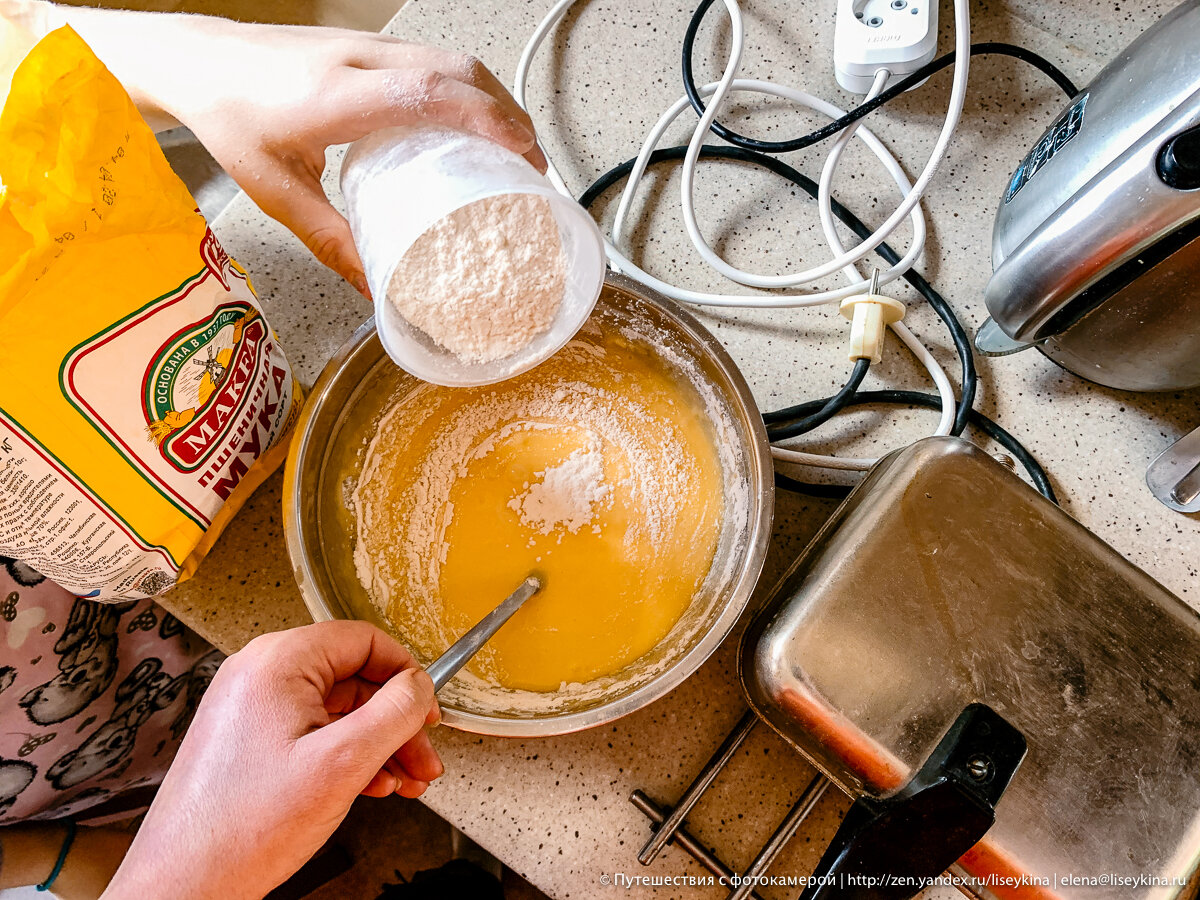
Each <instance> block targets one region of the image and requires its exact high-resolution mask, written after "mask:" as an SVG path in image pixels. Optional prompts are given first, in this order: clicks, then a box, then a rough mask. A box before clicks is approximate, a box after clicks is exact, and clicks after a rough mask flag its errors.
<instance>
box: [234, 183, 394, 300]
mask: <svg viewBox="0 0 1200 900" xmlns="http://www.w3.org/2000/svg"><path fill="white" fill-rule="evenodd" d="M238 183H239V184H240V185H241V187H242V189H243V190H245V191H246V193H247V194H249V195H250V199H251V200H253V201H254V202H255V203H257V204H258V205H259V207H260V208H261V209H262V211H263V212H265V213H266V214H267V215H269V216H270V217H271V218H273V219H276V220H278V221H279V222H281V223H282V224H283V225H285V226H286V227H287V228H288V229H289V230H290V231H291V232H292V233H293V234H294V235H296V237H298V238H300V240H301V241H303V242H304V246H306V247H307V248H308V249H309V250H310V251H311V252H312V255H313V256H315V257H316V258H317V259H318V260H319V261H320V262H322V263H324V264H325V265H326V266H328V267H329V268H331V269H333V271H335V272H337V273H338V274H339V275H341V276H342V277H343V278H344V279H346V281H348V282H350V284H351V285H353V287H354V289H355V290H357V291H358V292H359V293H360V294H362V295H363V296H364V297H366V298H367V299H368V300H370V299H371V291H370V288H368V287H367V276H366V273H365V272H364V270H363V264H362V260H361V259H359V256H358V250H357V248H355V246H354V236H353V235H352V234H351V233H350V223H349V222H347V221H346V218H345V216H343V215H342V214H341V213H339V212H338V211H337V210H336V209H334V208H333V206H332V205H331V204H330V202H329V198H328V197H326V196H325V190H324V189H323V188H322V187H321V180H320V172H317V173H312V172H310V171H307V170H301V171H294V172H290V173H287V174H285V175H281V176H278V177H277V178H272V179H271V180H270V181H262V180H260V179H258V177H257V173H256V174H255V178H254V179H244V178H239V179H238Z"/></svg>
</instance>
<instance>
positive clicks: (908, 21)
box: [833, 0, 938, 94]
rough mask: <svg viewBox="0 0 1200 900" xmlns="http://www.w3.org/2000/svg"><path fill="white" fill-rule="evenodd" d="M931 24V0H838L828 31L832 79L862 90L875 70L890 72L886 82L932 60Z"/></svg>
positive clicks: (934, 7)
mask: <svg viewBox="0 0 1200 900" xmlns="http://www.w3.org/2000/svg"><path fill="white" fill-rule="evenodd" d="M937 28H938V4H937V0H838V6H837V22H836V24H835V27H834V32H833V69H834V73H835V74H836V75H837V82H838V84H840V85H841V86H842V87H843V88H845V89H846V90H848V91H851V92H853V93H855V94H865V93H867V91H869V90H870V89H871V82H872V81H873V80H874V78H875V73H876V72H877V71H879V70H880V69H887V70H888V72H889V73H891V75H890V77H889V78H888V84H889V85H890V84H892V83H893V82H895V81H897V80H898V79H900V78H903V77H904V76H905V75H909V74H911V73H913V72H915V71H916V70H917V69H919V68H921V66H923V65H925V64H926V63H928V62H932V61H933V57H934V55H935V54H936V53H937ZM922 83H923V82H922Z"/></svg>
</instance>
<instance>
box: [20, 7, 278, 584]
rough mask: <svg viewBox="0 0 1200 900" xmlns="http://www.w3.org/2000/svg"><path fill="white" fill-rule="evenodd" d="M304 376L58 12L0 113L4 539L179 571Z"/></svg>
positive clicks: (164, 573)
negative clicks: (58, 25) (54, 26)
mask: <svg viewBox="0 0 1200 900" xmlns="http://www.w3.org/2000/svg"><path fill="white" fill-rule="evenodd" d="M299 400H300V389H299V386H298V385H297V384H296V382H295V380H294V379H293V377H292V372H291V368H290V367H289V366H288V363H287V360H286V359H285V358H284V355H283V350H282V349H281V348H280V346H279V342H278V340H277V339H276V337H275V335H274V333H273V332H272V331H271V329H270V326H269V325H268V324H267V322H266V320H265V319H264V317H263V314H262V308H261V307H260V305H259V303H258V300H257V299H256V298H255V295H254V291H253V289H252V288H251V285H250V282H249V279H248V278H247V276H246V273H245V271H243V269H242V268H241V267H240V266H239V265H238V264H237V263H236V262H234V261H233V260H231V259H230V258H229V256H228V255H227V254H226V253H225V252H224V251H223V250H222V249H221V245H220V244H219V243H218V242H217V239H216V238H215V237H214V236H213V234H212V232H211V231H209V229H208V227H207V225H206V224H205V221H204V219H203V218H202V217H201V215H200V213H199V211H198V210H196V204H195V202H194V201H193V200H192V198H191V196H190V195H189V194H188V191H187V189H186V188H185V187H184V185H183V183H182V182H181V181H180V180H179V179H178V177H176V175H175V174H174V172H172V171H171V168H170V166H169V165H168V163H167V161H166V159H165V158H164V157H163V154H162V152H161V150H160V149H159V147H158V143H157V142H156V141H155V138H154V134H153V133H152V132H151V130H150V128H149V127H148V126H147V125H146V123H145V122H144V121H143V120H142V117H141V116H140V115H139V113H138V111H137V109H136V108H135V107H134V104H133V102H132V101H131V100H130V98H129V96H128V94H126V92H125V90H124V89H123V88H122V87H121V85H120V84H119V83H118V82H117V80H116V79H115V78H114V77H113V76H112V74H111V73H109V71H108V70H107V69H106V68H105V67H104V66H103V65H102V64H101V63H100V61H99V60H98V59H96V57H95V56H94V55H93V54H92V53H91V51H90V50H89V49H88V47H87V45H86V44H85V43H84V42H83V41H82V40H81V39H80V38H79V37H78V35H76V34H75V33H74V32H73V31H71V30H70V29H69V28H63V29H59V30H58V31H55V32H52V33H51V34H50V35H48V36H47V37H46V38H44V39H43V40H42V41H41V42H40V43H38V44H37V46H36V47H34V49H33V50H32V51H30V53H29V54H28V56H26V57H25V59H24V60H23V61H22V63H21V65H20V66H19V67H18V68H17V70H16V72H15V73H14V75H13V79H12V87H11V90H10V92H9V96H8V100H7V102H6V103H5V105H4V108H3V111H2V112H0V555H4V556H10V557H14V558H16V559H20V560H23V561H25V562H27V563H28V564H29V565H31V566H33V567H34V568H35V569H37V570H38V571H39V572H41V573H42V574H44V575H45V576H46V577H48V578H50V579H52V580H53V581H56V582H57V583H58V584H60V585H62V586H63V587H65V588H67V589H68V590H71V591H73V592H75V593H77V594H79V595H81V596H87V597H95V598H98V599H100V600H122V599H134V598H141V597H145V596H149V595H153V594H158V593H161V592H162V591H165V590H166V589H168V588H169V587H171V586H172V585H174V584H175V583H176V582H177V581H179V580H182V579H183V578H186V577H187V576H189V575H190V574H192V572H194V571H195V568H196V565H197V563H198V562H199V561H200V559H202V558H203V557H204V555H205V553H206V552H207V551H208V549H209V548H210V547H211V546H212V544H213V542H214V541H215V540H216V538H217V535H218V534H219V533H220V531H221V529H222V528H223V527H224V525H225V524H226V523H227V522H228V520H229V518H230V517H231V516H232V515H233V514H234V513H235V512H236V511H237V509H238V508H239V507H240V506H241V505H242V503H243V502H244V501H245V499H246V498H247V496H249V494H250V492H251V491H253V490H254V488H255V487H256V486H257V485H258V484H259V483H260V482H261V481H262V480H263V478H265V477H266V476H267V475H268V474H269V473H270V472H271V470H272V469H274V468H275V467H276V466H277V465H278V464H279V463H280V462H281V461H282V460H283V457H284V455H285V453H286V450H287V447H286V443H287V442H286V436H287V433H288V430H289V428H290V427H291V425H292V422H293V420H294V419H295V418H296V415H297V414H298V407H299Z"/></svg>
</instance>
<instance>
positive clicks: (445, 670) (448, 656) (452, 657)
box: [425, 575, 542, 691]
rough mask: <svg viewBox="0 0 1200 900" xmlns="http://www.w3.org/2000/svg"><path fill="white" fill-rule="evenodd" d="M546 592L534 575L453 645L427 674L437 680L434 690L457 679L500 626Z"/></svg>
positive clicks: (434, 680)
mask: <svg viewBox="0 0 1200 900" xmlns="http://www.w3.org/2000/svg"><path fill="white" fill-rule="evenodd" d="M541 589H542V580H541V579H540V578H538V577H537V576H536V575H530V576H529V577H528V578H526V579H525V580H524V581H522V582H521V586H520V587H519V588H517V589H516V590H515V591H513V592H512V593H511V594H509V595H508V599H507V600H505V601H504V602H502V603H501V604H500V605H499V606H497V607H496V608H495V609H493V610H492V611H491V612H490V613H488V614H487V615H486V616H484V617H483V618H482V619H480V620H479V622H478V624H477V625H475V627H474V628H472V629H471V630H470V631H468V632H467V633H466V634H464V635H463V636H462V637H460V638H459V639H458V640H457V641H455V642H454V643H453V644H451V645H450V649H449V650H447V651H446V652H445V653H443V654H442V655H441V656H439V657H438V658H437V659H436V660H434V662H433V664H432V665H430V666H429V667H428V668H427V669H426V670H425V671H426V672H428V673H429V677H430V678H432V679H433V689H434V690H435V691H440V690H441V689H442V688H443V687H445V686H446V683H447V682H449V681H450V679H451V678H453V677H454V676H455V674H456V673H457V672H458V670H459V669H461V668H462V667H463V666H465V665H466V664H467V662H468V661H469V660H470V659H471V657H472V656H474V655H475V654H476V653H478V652H479V651H480V650H481V649H482V648H483V645H484V644H486V643H487V642H488V641H489V640H490V639H491V637H492V635H494V634H495V633H496V632H497V631H499V630H500V626H501V625H503V624H504V623H505V622H507V621H508V620H509V619H511V618H512V617H513V613H515V612H516V611H517V610H518V609H520V608H521V606H522V605H523V604H524V603H525V601H526V600H528V599H529V598H530V597H532V596H533V595H534V594H536V593H537V592H538V591H540V590H541Z"/></svg>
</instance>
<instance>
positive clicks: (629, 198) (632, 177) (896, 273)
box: [609, 78, 925, 307]
mask: <svg viewBox="0 0 1200 900" xmlns="http://www.w3.org/2000/svg"><path fill="white" fill-rule="evenodd" d="M719 85H720V82H714V83H712V84H706V85H704V86H703V87H702V88H699V92H700V96H701V97H709V96H712V95H713V94H714V93H715V92H716V91H717V90H718V89H719ZM730 87H731V89H732V90H740V91H749V92H753V93H758V94H768V95H771V96H775V97H780V98H782V99H785V100H790V101H791V102H793V103H797V104H799V105H801V106H805V107H808V108H809V109H812V110H814V111H816V112H819V113H821V114H822V115H826V116H828V117H829V118H830V119H838V118H841V117H842V116H844V115H845V111H844V110H842V109H839V108H838V107H837V106H834V105H833V104H832V103H828V102H826V101H825V100H821V99H820V98H818V97H814V96H812V95H811V94H807V93H805V92H804V91H798V90H795V89H794V88H790V87H787V86H785V85H778V84H772V83H771V82H769V81H756V80H749V79H740V78H739V79H735V80H734V81H733V82H731V84H730ZM715 105H716V103H715V102H710V103H709V107H708V108H709V109H712V108H713V107H714V106H715ZM690 108H691V103H690V102H689V101H688V98H687V97H682V98H680V99H679V100H677V101H676V102H675V103H674V104H673V105H672V106H671V108H670V109H668V110H667V111H666V112H665V113H663V115H662V117H661V118H659V120H658V122H656V123H655V124H654V127H653V128H652V129H651V130H650V132H649V134H648V135H647V136H646V140H645V141H644V142H643V144H642V147H641V150H640V151H639V153H638V156H637V159H636V160H635V161H634V164H633V169H632V170H630V172H629V176H628V178H627V179H626V182H625V189H624V191H622V193H621V199H620V202H619V203H618V204H617V214H616V217H615V219H614V220H613V226H612V243H611V246H612V248H613V249H614V250H615V251H616V252H617V254H618V255H619V257H620V260H621V266H620V268H621V270H622V271H625V272H626V274H631V273H630V271H629V270H630V269H633V270H635V271H636V272H637V273H638V274H636V275H634V277H636V278H637V279H638V280H639V281H641V280H642V278H641V276H642V275H643V274H645V273H644V272H643V270H642V269H640V268H639V267H637V266H636V265H634V264H633V263H632V262H630V261H629V259H628V257H627V256H625V255H624V252H623V250H622V249H621V247H622V244H623V243H624V234H625V220H626V219H627V218H628V215H629V210H630V207H631V206H632V204H633V198H634V195H635V194H636V193H637V190H638V188H639V187H640V185H641V181H642V177H643V176H644V175H645V173H646V168H647V167H648V165H649V163H650V155H651V154H652V153H653V152H654V150H655V148H656V147H657V146H658V144H659V142H660V141H661V140H662V136H663V134H664V133H665V132H666V130H667V129H668V128H669V127H670V126H671V124H672V123H673V122H674V121H675V119H677V118H678V117H679V115H680V114H681V113H682V112H683V111H684V110H687V109H690ZM697 133H699V132H697ZM858 137H860V138H861V139H862V141H863V143H864V144H866V145H867V147H868V148H869V149H870V150H871V152H872V153H874V154H875V156H876V158H877V159H878V160H879V161H880V163H882V164H883V167H884V168H885V169H886V170H887V173H888V174H889V175H890V176H891V177H892V181H894V182H895V184H896V187H897V188H899V190H900V196H901V199H903V198H904V197H905V196H906V195H907V194H908V193H909V191H910V190H911V188H912V185H911V184H910V183H909V180H908V176H907V175H906V174H905V173H904V169H903V168H902V167H901V165H900V163H899V161H897V160H896V158H895V157H894V156H892V155H891V153H889V152H888V149H887V148H886V147H885V146H884V145H883V143H882V142H881V141H880V140H879V138H877V137H876V136H875V135H874V134H873V133H872V132H871V131H870V130H869V129H867V128H861V129H858ZM692 139H693V141H694V140H695V135H693V138H692ZM690 148H691V145H689V151H690ZM696 152H697V153H699V152H700V151H699V149H697V151H696ZM683 171H684V173H685V177H687V176H686V173H687V172H688V166H687V161H686V159H685V161H684V168H683ZM683 203H684V206H685V209H686V208H690V207H691V206H692V201H691V197H690V194H685V195H684V199H683ZM685 218H686V213H685ZM910 218H911V220H912V229H913V242H912V246H911V247H910V248H909V250H908V252H907V253H906V254H905V255H904V258H903V259H901V260H900V261H899V262H898V263H897V264H896V265H894V266H892V267H890V268H889V269H887V270H885V271H882V272H880V273H879V283H880V284H887V283H888V282H889V281H894V280H895V279H897V278H899V277H900V276H901V275H902V274H904V273H905V272H907V271H908V270H909V269H910V268H912V266H913V263H915V262H916V261H917V258H918V257H919V256H920V255H921V252H922V251H923V250H924V248H925V217H924V216H923V215H922V214H921V210H920V208H919V207H916V208H914V209H913V210H912V212H911V214H910ZM697 233H698V232H697ZM693 244H695V246H696V249H697V251H699V252H700V253H701V255H703V256H705V259H706V261H708V262H710V263H711V262H712V260H710V259H708V256H709V255H711V256H713V257H714V258H716V261H717V263H718V264H719V266H726V265H727V263H725V262H724V260H721V259H720V258H719V257H715V254H713V252H712V250H711V249H710V248H709V247H708V245H707V244H706V243H704V241H703V239H702V238H701V239H700V240H699V242H698V243H697V241H696V240H693ZM612 255H613V254H612V253H611V252H610V253H609V256H610V258H611V257H612ZM844 255H846V256H848V255H849V254H844ZM847 264H849V263H847ZM838 268H841V266H838V267H835V268H834V269H831V270H830V271H831V272H835V271H837V269H838ZM810 271H815V270H810ZM722 274H725V275H727V277H729V278H730V279H731V280H732V281H737V282H739V283H741V284H746V285H749V286H752V287H770V285H763V284H752V281H753V280H755V279H757V278H758V277H759V276H755V275H751V274H749V273H742V272H740V271H739V270H734V274H733V275H729V273H726V272H722ZM823 274H825V275H828V274H830V272H825V273H823ZM809 276H810V273H808V272H801V273H799V275H798V276H796V277H797V279H798V280H797V281H796V282H795V283H796V284H800V283H803V282H807V281H812V280H813V278H812V277H809ZM788 277H791V276H788ZM817 277H820V276H817ZM778 286H779V285H776V287H778ZM667 287H668V288H669V290H666V291H663V293H666V294H667V296H669V297H674V298H675V299H677V300H684V301H686V302H689V303H698V304H704V305H707V306H736V307H746V306H753V307H804V306H820V305H822V304H825V303H829V302H831V301H834V300H841V299H842V298H844V297H849V296H851V295H853V294H856V293H861V288H860V287H845V288H835V289H832V290H826V291H820V292H814V293H806V294H800V295H788V296H774V297H759V296H746V295H742V294H733V295H722V294H704V293H700V292H697V291H687V290H684V289H681V288H675V287H672V286H670V285H668V286H667ZM660 290H661V288H660Z"/></svg>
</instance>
